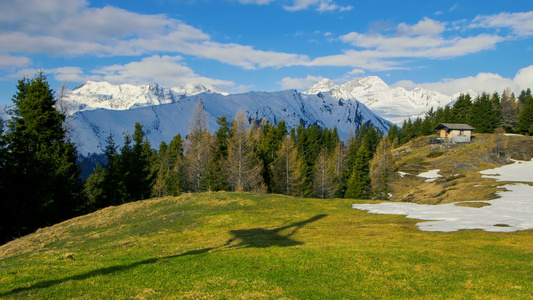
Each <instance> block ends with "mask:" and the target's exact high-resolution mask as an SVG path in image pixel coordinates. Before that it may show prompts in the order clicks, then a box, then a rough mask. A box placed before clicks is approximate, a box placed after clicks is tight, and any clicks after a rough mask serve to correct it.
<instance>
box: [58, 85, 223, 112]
mask: <svg viewBox="0 0 533 300" xmlns="http://www.w3.org/2000/svg"><path fill="white" fill-rule="evenodd" d="M200 93H219V94H224V95H227V93H225V92H222V91H219V90H217V89H216V88H214V87H207V86H205V85H202V84H191V83H189V84H181V85H178V86H176V87H172V88H167V87H162V86H160V85H158V84H156V83H150V84H145V85H132V84H120V85H113V84H110V83H108V82H105V81H102V82H94V81H88V82H87V83H85V84H84V85H82V86H80V87H78V88H76V89H74V90H72V91H70V92H68V93H66V95H65V97H64V99H63V101H64V105H65V106H66V107H67V113H70V114H72V113H75V112H77V111H84V110H94V109H98V108H105V109H112V110H126V109H131V108H135V107H144V106H151V105H160V104H167V103H174V102H176V101H178V100H179V99H181V98H184V97H188V96H194V95H197V94H200Z"/></svg>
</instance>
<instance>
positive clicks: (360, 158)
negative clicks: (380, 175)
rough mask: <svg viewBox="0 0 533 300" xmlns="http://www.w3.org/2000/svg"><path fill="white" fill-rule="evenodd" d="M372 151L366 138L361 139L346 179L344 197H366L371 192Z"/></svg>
mask: <svg viewBox="0 0 533 300" xmlns="http://www.w3.org/2000/svg"><path fill="white" fill-rule="evenodd" d="M371 156H372V153H371V152H370V150H369V144H368V141H367V140H364V141H363V144H362V145H361V147H359V150H358V151H357V154H356V157H355V163H354V166H353V169H352V174H351V176H350V179H349V180H348V187H347V189H346V194H345V195H344V197H345V198H354V199H367V198H369V197H370V196H371V194H372V185H371V178H370V160H371Z"/></svg>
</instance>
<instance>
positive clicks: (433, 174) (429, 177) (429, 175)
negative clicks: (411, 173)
mask: <svg viewBox="0 0 533 300" xmlns="http://www.w3.org/2000/svg"><path fill="white" fill-rule="evenodd" d="M439 172H440V170H438V169H437V170H429V171H427V172H424V173H420V174H418V175H417V176H418V177H421V178H426V180H425V182H433V181H435V180H437V178H439V177H442V176H441V175H439Z"/></svg>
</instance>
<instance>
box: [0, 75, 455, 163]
mask: <svg viewBox="0 0 533 300" xmlns="http://www.w3.org/2000/svg"><path fill="white" fill-rule="evenodd" d="M199 99H202V101H204V105H205V109H206V112H207V113H208V115H209V119H210V130H211V131H215V130H216V129H217V126H215V125H216V122H215V121H216V119H217V118H218V117H220V116H221V115H226V116H227V117H228V118H229V119H231V118H233V116H235V114H236V112H237V110H238V109H242V110H244V111H245V113H246V115H247V117H248V118H249V121H251V120H253V119H256V120H260V119H262V118H264V119H265V120H268V121H270V122H272V123H274V124H276V123H277V122H278V121H280V120H284V121H285V122H286V123H287V126H289V127H296V126H298V125H299V124H300V123H303V124H305V125H311V124H317V125H320V126H323V127H329V128H333V127H335V126H336V127H337V129H338V132H339V135H340V136H341V138H345V137H347V136H348V135H349V134H350V133H352V132H354V131H355V130H357V129H358V128H360V127H361V126H362V125H363V124H367V125H369V124H370V123H372V124H374V126H375V127H377V128H379V129H380V130H382V131H383V132H387V131H388V129H389V127H390V125H391V124H392V123H391V122H389V121H392V122H393V123H397V124H401V122H402V121H403V120H404V119H406V118H408V117H417V116H423V115H424V114H425V112H426V111H428V110H429V109H430V108H431V107H434V108H436V107H437V106H444V105H446V104H448V103H450V101H452V99H453V98H452V97H450V96H446V95H443V94H440V93H437V92H434V91H430V90H427V89H424V88H415V89H413V90H411V91H409V90H406V89H404V88H401V87H397V88H391V87H389V86H388V85H387V84H386V83H385V82H383V80H381V79H380V78H379V77H376V76H369V77H364V78H359V79H356V80H353V81H350V82H347V83H345V84H342V85H337V84H335V83H333V82H332V81H331V80H328V79H324V80H322V81H320V82H318V83H317V84H315V85H313V86H311V87H309V88H308V89H307V91H305V92H302V93H299V92H297V91H295V90H289V91H280V92H248V93H242V94H233V95H230V94H228V93H226V92H223V91H220V90H218V89H216V88H214V87H211V86H206V85H202V84H182V85H179V86H176V87H171V88H168V87H162V86H160V85H158V84H156V83H151V84H145V85H132V84H120V85H113V84H110V83H108V82H94V81H88V82H87V83H85V84H84V85H82V86H80V87H78V88H76V89H74V90H72V91H69V92H67V93H66V94H65V95H64V97H63V98H62V99H61V102H62V103H61V106H62V109H63V111H64V112H66V113H67V115H68V116H69V117H68V118H67V122H68V126H69V127H70V132H71V138H72V139H73V140H74V141H75V142H76V143H77V144H78V149H79V151H80V153H82V154H86V153H98V152H101V151H102V149H103V148H104V147H105V145H104V143H105V139H106V138H107V137H108V136H109V135H110V134H113V136H114V137H115V141H116V142H117V144H119V146H120V144H121V143H122V136H123V134H124V133H125V132H128V131H129V132H131V131H132V130H133V124H134V123H135V122H140V123H141V124H142V125H143V126H144V128H145V130H146V131H147V137H148V138H149V140H150V141H151V142H152V146H153V147H157V146H158V144H159V143H160V142H161V141H167V142H168V141H170V140H171V139H172V138H173V137H174V136H175V135H176V134H178V133H180V134H182V136H185V135H186V134H187V132H188V129H189V119H190V118H191V116H192V113H193V109H194V106H195V105H196V102H197V101H198V100H199ZM12 110H13V106H4V107H0V118H3V119H9V118H10V117H11V115H12V114H13V111H12Z"/></svg>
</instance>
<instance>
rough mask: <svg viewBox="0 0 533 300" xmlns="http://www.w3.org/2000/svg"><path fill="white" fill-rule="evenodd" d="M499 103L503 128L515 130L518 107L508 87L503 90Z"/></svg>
mask: <svg viewBox="0 0 533 300" xmlns="http://www.w3.org/2000/svg"><path fill="white" fill-rule="evenodd" d="M500 104H501V107H502V126H503V128H504V129H505V131H506V132H515V130H516V123H517V122H518V115H517V110H518V107H517V103H516V99H515V96H514V94H513V93H512V92H511V91H510V90H509V89H505V90H504V91H503V93H502V97H501V99H500Z"/></svg>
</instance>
